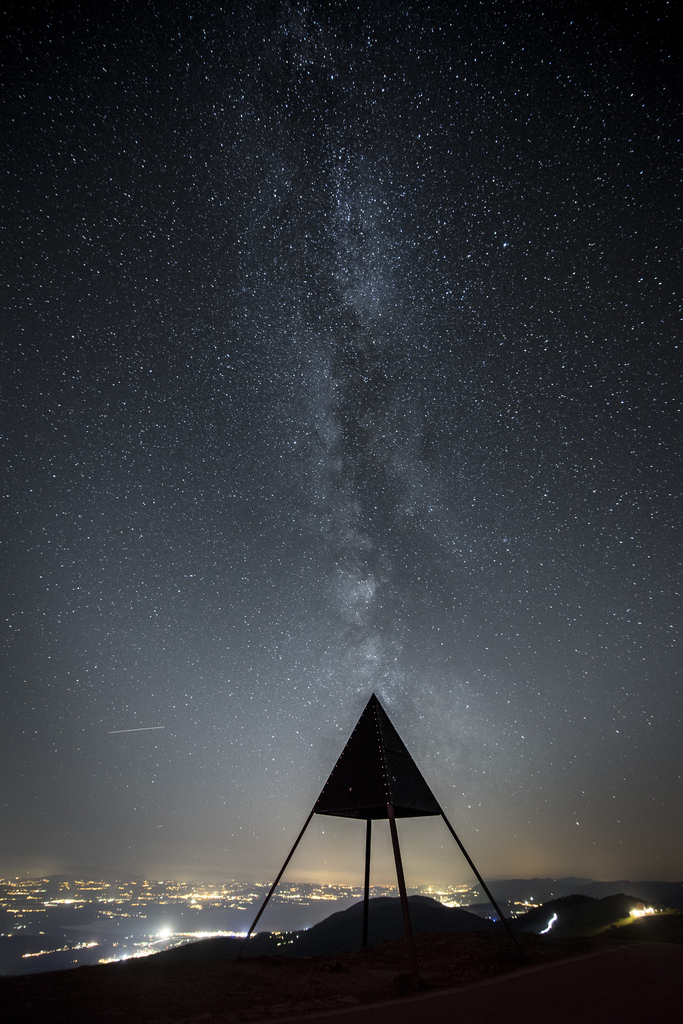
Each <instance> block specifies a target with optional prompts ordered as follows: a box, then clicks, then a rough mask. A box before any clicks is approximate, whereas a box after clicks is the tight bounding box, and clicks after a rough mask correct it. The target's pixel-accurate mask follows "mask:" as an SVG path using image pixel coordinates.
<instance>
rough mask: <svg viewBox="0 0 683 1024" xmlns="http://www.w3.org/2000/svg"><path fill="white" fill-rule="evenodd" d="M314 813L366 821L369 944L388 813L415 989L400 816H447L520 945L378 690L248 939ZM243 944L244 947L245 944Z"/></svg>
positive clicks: (365, 903) (365, 917) (365, 930)
mask: <svg viewBox="0 0 683 1024" xmlns="http://www.w3.org/2000/svg"><path fill="white" fill-rule="evenodd" d="M314 814H328V815H334V816H338V817H340V818H360V819H364V820H365V823H366V825H365V828H366V833H365V882H364V887H363V888H364V895H363V935H362V945H363V946H365V945H366V944H367V936H368V910H369V899H370V848H371V834H372V822H373V821H374V820H375V819H377V818H388V820H389V830H390V832H391V843H392V847H393V851H394V860H395V863H396V880H397V882H398V891H399V896H400V900H401V911H402V914H403V925H404V929H405V935H406V940H407V946H408V959H409V962H410V971H411V975H412V980H413V986H414V987H415V988H416V989H418V988H419V985H420V982H419V975H418V967H417V959H416V955H415V947H414V944H413V935H412V928H411V924H410V911H409V908H408V895H407V890H406V883H405V878H404V876H403V865H402V862H401V851H400V847H399V842H398V831H397V829H396V818H421V817H427V816H431V815H440V816H441V817H442V818H443V820H444V822H445V824H446V827H447V828H448V830H449V832H450V833H451V835H452V836H453V838H454V839H455V841H456V843H457V844H458V846H459V847H460V850H461V851H462V853H463V854H464V856H465V859H466V860H467V863H468V864H469V865H470V867H471V868H472V870H473V871H474V873H475V875H476V877H477V879H478V880H479V882H480V883H481V885H482V888H483V889H484V891H485V893H486V895H487V896H488V898H489V900H490V901H491V903H492V905H493V907H494V908H495V910H496V911H497V913H498V917H499V919H500V921H501V922H502V924H503V925H504V926H505V928H506V929H507V930H508V932H509V933H510V937H511V939H512V940H513V942H514V943H515V944H516V945H518V943H517V939H516V938H515V936H514V934H513V932H512V931H511V930H510V926H509V924H508V923H507V922H506V920H505V918H504V917H503V914H502V913H501V911H500V909H499V907H498V904H497V903H496V901H495V900H494V898H493V895H492V894H491V892H490V890H489V888H488V886H487V885H486V882H485V881H484V879H483V878H482V876H481V875H480V874H479V872H478V870H477V868H476V867H475V865H474V861H473V860H472V858H471V857H470V855H469V854H468V852H467V850H466V849H465V847H464V846H463V844H462V843H461V841H460V839H459V838H458V836H457V835H456V833H455V830H454V829H453V826H452V825H451V823H450V821H449V820H448V818H447V817H446V815H445V814H444V812H443V809H442V808H441V807H440V806H439V803H438V801H437V799H436V797H435V796H434V794H433V793H432V791H431V789H430V788H429V786H428V785H427V783H426V782H425V780H424V779H423V777H422V774H421V773H420V770H419V768H418V767H417V765H416V764H415V762H414V761H413V759H412V757H411V756H410V754H409V753H408V750H407V748H406V745H405V743H404V742H403V740H402V739H401V737H400V736H399V734H398V733H397V732H396V730H395V729H394V727H393V725H392V724H391V722H390V721H389V716H388V715H387V713H386V711H385V710H384V708H383V707H382V705H381V704H380V702H379V700H378V699H377V697H376V696H375V695H374V693H373V695H372V697H371V698H370V700H369V701H368V703H367V704H366V705H365V710H364V711H363V714H362V715H361V716H360V718H359V719H358V723H357V725H356V728H355V729H354V730H353V732H352V733H351V736H350V737H349V741H348V743H347V744H346V746H345V747H344V749H343V750H342V752H341V755H340V757H339V759H338V761H337V763H336V765H335V766H334V768H333V769H332V772H331V774H330V777H329V778H328V780H327V782H326V783H325V785H324V786H323V789H322V792H321V794H320V796H319V797H318V800H317V802H316V804H315V806H314V807H313V809H312V811H311V813H310V814H309V815H308V817H307V819H306V821H305V823H304V827H303V828H302V829H301V832H299V835H298V836H297V838H296V841H295V843H294V846H293V847H292V849H291V850H290V851H289V854H288V856H287V859H286V860H285V862H284V864H283V865H282V867H281V868H280V871H279V873H278V875H277V877H276V879H275V881H274V882H273V884H272V886H271V888H270V891H269V893H268V895H267V896H266V898H265V900H264V901H263V903H262V905H261V907H260V909H259V912H258V913H257V915H256V917H255V919H254V921H253V923H252V926H251V928H250V929H249V931H248V932H247V936H246V938H245V944H246V941H247V939H248V938H249V936H250V935H251V934H252V932H253V931H254V929H255V928H256V925H257V924H258V922H259V920H260V918H261V915H262V914H263V911H264V910H265V908H266V906H267V904H268V901H269V900H270V897H271V896H272V895H273V893H274V892H275V889H276V887H277V885H278V883H279V881H280V879H281V878H282V875H283V873H284V871H285V869H286V867H287V865H288V864H289V862H290V860H291V859H292V856H293V854H294V851H295V850H296V848H297V846H298V845H299V843H300V842H301V839H302V837H303V834H304V832H305V831H306V829H307V828H308V825H309V822H310V820H311V818H312V817H313V815H314ZM242 948H243V949H244V946H243V947H242ZM240 956H241V953H240Z"/></svg>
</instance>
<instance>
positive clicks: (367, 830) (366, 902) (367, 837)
mask: <svg viewBox="0 0 683 1024" xmlns="http://www.w3.org/2000/svg"><path fill="white" fill-rule="evenodd" d="M371 840H372V818H368V820H367V822H366V828H365V888H364V890H363V941H362V943H361V946H362V948H363V949H365V947H366V946H367V944H368V910H369V909H370V907H369V901H370V843H371Z"/></svg>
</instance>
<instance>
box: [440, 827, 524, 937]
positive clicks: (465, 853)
mask: <svg viewBox="0 0 683 1024" xmlns="http://www.w3.org/2000/svg"><path fill="white" fill-rule="evenodd" d="M441 817H442V818H443V820H444V821H445V822H446V825H447V827H448V830H449V832H450V833H451V835H452V836H453V838H454V839H455V841H456V843H457V844H458V846H459V847H460V849H461V851H462V853H463V855H464V857H465V860H466V861H467V863H468V864H469V866H470V867H471V868H472V870H473V871H474V873H475V875H476V876H477V878H478V879H479V882H480V883H481V886H482V888H483V890H484V892H485V893H486V895H487V896H488V898H489V900H490V902H491V905H492V906H493V909H494V910H495V911H496V913H497V914H498V919H499V920H500V922H501V924H502V925H503V926H504V928H505V929H506V931H507V933H508V935H509V936H510V938H511V939H512V941H513V942H514V944H515V946H516V947H517V949H518V950H519V951H520V953H521V954H522V956H524V950H523V949H522V947H521V946H520V944H519V942H518V940H517V937H516V936H515V934H514V932H513V931H512V929H511V928H510V925H509V924H508V923H507V921H506V920H505V918H504V917H503V913H502V911H501V909H500V907H499V906H498V904H497V903H496V901H495V900H494V898H493V896H492V895H491V891H490V889H489V887H488V886H487V884H486V882H485V881H484V879H483V878H482V877H481V875H480V874H479V872H478V871H477V869H476V867H475V866H474V861H473V860H472V858H471V857H470V855H469V853H468V852H467V850H466V849H465V847H464V846H463V845H462V843H461V842H460V840H459V838H458V836H457V835H456V833H455V829H454V828H453V826H452V825H451V823H450V821H449V820H448V818H447V817H446V815H445V814H444V812H443V811H441Z"/></svg>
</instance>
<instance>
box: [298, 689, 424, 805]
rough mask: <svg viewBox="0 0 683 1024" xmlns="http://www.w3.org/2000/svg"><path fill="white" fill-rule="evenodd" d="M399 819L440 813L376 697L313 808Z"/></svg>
mask: <svg viewBox="0 0 683 1024" xmlns="http://www.w3.org/2000/svg"><path fill="white" fill-rule="evenodd" d="M387 804H392V805H393V807H394V814H395V816H396V817H397V818H417V817H425V816H428V815H433V814H441V808H440V807H439V804H438V802H437V800H436V798H435V797H434V795H433V794H432V791H431V789H430V788H429V786H428V785H427V783H426V782H425V780H424V779H423V778H422V775H421V774H420V771H419V769H418V767H417V765H416V764H415V762H414V761H413V759H412V757H411V756H410V754H409V753H408V750H407V749H406V746H405V744H404V742H403V740H402V739H401V737H400V736H399V734H398V733H397V732H396V729H394V727H393V725H392V724H391V722H390V720H389V716H388V715H387V713H386V711H385V710H384V708H383V707H382V705H381V704H380V702H379V700H378V699H377V697H376V696H375V695H374V693H373V695H372V697H371V698H370V700H369V701H368V703H367V704H366V706H365V710H364V711H363V714H362V715H361V716H360V718H359V719H358V724H357V725H356V728H355V729H354V730H353V732H352V733H351V736H350V737H349V741H348V743H347V744H346V746H345V747H344V749H343V751H342V753H341V755H340V757H339V760H338V761H337V763H336V765H335V766H334V768H333V769H332V772H331V774H330V777H329V779H328V780H327V782H326V783H325V785H324V786H323V790H322V793H321V794H320V796H319V797H318V801H317V803H316V805H315V807H314V811H315V813H316V814H331V815H336V816H338V817H342V818H373V819H376V818H386V817H388V813H387Z"/></svg>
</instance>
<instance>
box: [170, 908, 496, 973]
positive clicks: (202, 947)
mask: <svg viewBox="0 0 683 1024" xmlns="http://www.w3.org/2000/svg"><path fill="white" fill-rule="evenodd" d="M408 902H409V905H410V919H411V923H412V926H413V932H414V933H415V934H416V935H421V934H424V933H426V932H491V931H493V932H496V933H497V932H498V928H496V926H495V925H494V924H492V923H491V922H490V921H486V920H482V918H479V917H476V916H475V915H474V914H468V913H467V911H466V910H460V909H459V908H457V907H445V906H444V905H443V903H439V902H438V900H434V899H432V898H431V897H429V896H409V897H408ZM362 920H363V902H362V900H361V901H359V902H358V903H354V905H353V906H352V907H348V909H346V910H340V911H338V912H337V913H336V914H331V915H330V916H329V917H326V918H325V920H324V921H320V922H319V923H318V924H316V925H314V926H313V927H312V928H309V929H308V930H307V931H300V932H289V933H286V934H283V935H272V934H271V933H270V932H259V933H258V934H257V935H255V936H254V937H253V938H251V939H249V942H248V943H247V946H246V948H245V951H244V955H246V956H249V957H253V956H267V955H270V956H272V955H274V954H275V955H277V954H280V955H283V954H284V955H286V956H294V957H302V956H334V955H335V954H336V953H345V952H353V951H354V950H357V949H360V943H361V932H362ZM403 934H404V933H403V918H402V916H401V901H400V900H399V899H397V898H396V897H392V896H379V897H377V898H376V899H372V900H370V908H369V929H368V939H369V942H370V945H371V946H374V945H377V944H378V943H379V942H383V941H384V940H385V939H400V938H402V937H403ZM242 944H243V943H242V940H241V939H232V938H217V939H202V940H201V941H199V942H192V943H187V944H186V945H184V946H177V947H176V948H175V949H167V950H164V952H162V953H157V954H156V957H155V958H156V959H160V960H232V959H234V958H235V957H236V956H237V954H238V952H239V950H240V948H241V947H242Z"/></svg>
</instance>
